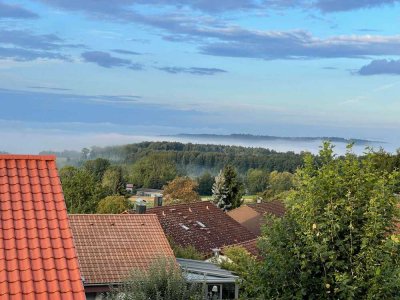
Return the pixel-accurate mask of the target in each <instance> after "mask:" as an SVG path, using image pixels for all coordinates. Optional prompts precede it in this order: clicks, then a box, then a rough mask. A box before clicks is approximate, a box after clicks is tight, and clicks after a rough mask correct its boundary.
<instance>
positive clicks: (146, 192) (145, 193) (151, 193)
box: [136, 188, 164, 197]
mask: <svg viewBox="0 0 400 300" xmlns="http://www.w3.org/2000/svg"><path fill="white" fill-rule="evenodd" d="M163 193H164V190H157V189H146V188H140V189H137V190H136V195H137V196H142V197H155V196H162V195H163Z"/></svg>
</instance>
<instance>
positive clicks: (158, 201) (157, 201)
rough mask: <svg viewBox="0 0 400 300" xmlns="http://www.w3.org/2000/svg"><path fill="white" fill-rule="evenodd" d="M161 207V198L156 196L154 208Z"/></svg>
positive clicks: (159, 195)
mask: <svg viewBox="0 0 400 300" xmlns="http://www.w3.org/2000/svg"><path fill="white" fill-rule="evenodd" d="M162 205H163V196H162V195H161V194H156V195H155V196H154V207H158V206H162Z"/></svg>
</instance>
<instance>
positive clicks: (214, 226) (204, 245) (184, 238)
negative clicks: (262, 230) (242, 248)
mask: <svg viewBox="0 0 400 300" xmlns="http://www.w3.org/2000/svg"><path fill="white" fill-rule="evenodd" d="M147 212H148V213H152V214H157V216H158V218H159V220H160V223H161V226H162V227H163V229H164V232H165V234H166V235H167V236H169V237H171V238H172V240H173V241H174V243H176V244H177V245H180V246H182V247H186V246H190V245H192V246H193V247H195V248H196V249H197V250H198V251H200V252H202V253H204V254H206V255H211V254H212V249H214V248H222V247H223V246H226V245H232V244H236V243H240V242H244V241H247V240H251V239H254V238H256V235H255V234H253V233H252V232H250V231H249V230H247V229H246V228H245V227H243V226H242V225H240V224H239V223H238V222H236V221H235V220H233V219H232V218H231V217H229V216H228V215H227V214H226V213H224V212H223V211H222V210H221V209H219V208H217V207H216V206H215V205H214V204H212V203H211V202H209V201H201V202H195V203H190V204H178V205H170V206H161V207H155V208H150V209H148V210H147Z"/></svg>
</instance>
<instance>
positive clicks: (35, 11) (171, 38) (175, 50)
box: [0, 0, 400, 153]
mask: <svg viewBox="0 0 400 300" xmlns="http://www.w3.org/2000/svg"><path fill="white" fill-rule="evenodd" d="M399 12H400V0H357V1H352V0H219V1H215V0H185V1H184V0H113V1H109V0H85V1H82V0H29V1H28V0H26V1H25V0H10V1H9V0H0V103H1V106H0V150H3V151H11V152H19V153H22V152H24V153H27V152H35V151H40V150H44V149H54V150H61V149H65V148H67V149H79V148H81V147H83V146H91V145H111V144H121V143H129V142H136V141H138V140H141V139H142V138H143V137H149V136H157V135H166V134H178V133H215V134H230V133H250V134H260V135H280V136H340V137H346V138H363V139H373V140H383V141H387V142H390V143H392V144H394V145H395V146H398V147H400V136H399V134H398V129H399V128H400V118H399V117H398V115H399V113H400V101H398V100H399V99H398V97H399V95H400V76H399V75H400V32H399V28H400V14H399Z"/></svg>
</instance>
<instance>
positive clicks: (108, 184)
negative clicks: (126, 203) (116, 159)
mask: <svg viewBox="0 0 400 300" xmlns="http://www.w3.org/2000/svg"><path fill="white" fill-rule="evenodd" d="M101 185H102V186H103V188H104V189H106V190H107V191H108V193H109V194H111V195H124V194H125V193H126V189H125V186H126V181H125V178H124V176H123V173H122V168H121V167H119V166H111V167H109V168H108V169H107V170H106V171H105V172H104V175H103V179H102V181H101Z"/></svg>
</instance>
